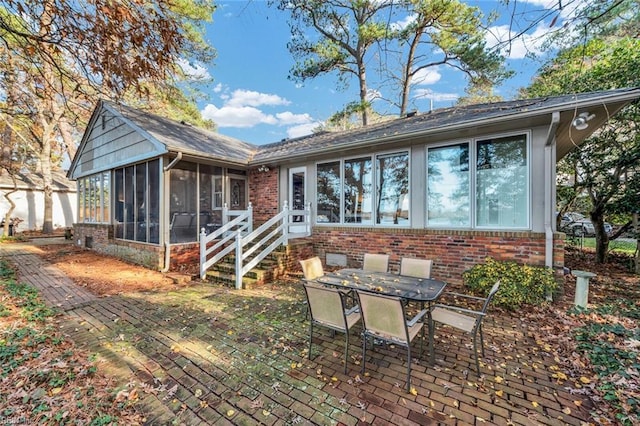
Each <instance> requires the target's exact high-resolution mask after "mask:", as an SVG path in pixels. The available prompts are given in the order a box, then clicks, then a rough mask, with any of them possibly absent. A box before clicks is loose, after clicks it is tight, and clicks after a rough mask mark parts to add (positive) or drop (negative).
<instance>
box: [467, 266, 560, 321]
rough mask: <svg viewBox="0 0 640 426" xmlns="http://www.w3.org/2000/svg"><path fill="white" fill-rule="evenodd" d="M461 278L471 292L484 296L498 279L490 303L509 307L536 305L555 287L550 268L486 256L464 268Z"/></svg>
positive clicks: (556, 284) (555, 283)
mask: <svg viewBox="0 0 640 426" xmlns="http://www.w3.org/2000/svg"><path fill="white" fill-rule="evenodd" d="M462 278H463V280H464V283H465V285H466V286H468V287H469V289H470V290H471V291H472V292H473V293H475V294H481V295H483V296H486V295H487V294H488V293H489V290H490V289H491V287H492V286H493V284H495V282H496V281H498V280H500V290H498V293H496V295H495V297H494V299H493V303H494V304H495V305H496V306H501V307H503V308H506V309H509V310H516V309H517V308H519V307H521V306H522V305H539V304H542V303H543V302H545V300H546V298H547V295H548V294H552V293H553V292H554V291H555V290H556V288H557V287H558V283H557V282H556V280H555V278H554V275H553V270H552V269H551V268H546V267H540V266H530V265H519V264H518V263H516V262H513V261H498V260H495V259H492V258H490V257H488V258H487V259H486V260H485V263H481V264H477V265H475V266H474V267H473V268H471V269H469V270H467V271H465V272H464V273H463V274H462Z"/></svg>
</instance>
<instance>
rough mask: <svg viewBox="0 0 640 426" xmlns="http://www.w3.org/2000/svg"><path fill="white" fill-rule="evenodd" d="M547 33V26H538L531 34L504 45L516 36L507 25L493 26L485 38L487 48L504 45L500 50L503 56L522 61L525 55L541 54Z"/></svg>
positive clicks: (548, 30) (548, 29)
mask: <svg viewBox="0 0 640 426" xmlns="http://www.w3.org/2000/svg"><path fill="white" fill-rule="evenodd" d="M549 32H550V28H549V26H548V25H546V24H540V25H538V26H537V27H536V28H535V30H534V31H533V32H531V33H527V34H523V35H521V36H520V37H518V38H517V39H515V40H512V41H511V42H510V43H506V42H507V41H508V40H510V39H513V38H514V37H515V35H516V34H515V33H514V32H513V31H511V29H510V27H509V26H508V25H501V26H495V27H491V28H490V29H489V34H488V35H487V38H486V40H487V46H488V47H493V46H496V45H498V44H501V43H505V45H504V46H502V49H501V50H502V54H503V55H505V56H506V57H508V58H510V59H523V58H524V57H525V56H526V55H527V53H534V54H541V53H543V50H542V43H543V42H544V39H545V37H546V36H547V35H548V34H549Z"/></svg>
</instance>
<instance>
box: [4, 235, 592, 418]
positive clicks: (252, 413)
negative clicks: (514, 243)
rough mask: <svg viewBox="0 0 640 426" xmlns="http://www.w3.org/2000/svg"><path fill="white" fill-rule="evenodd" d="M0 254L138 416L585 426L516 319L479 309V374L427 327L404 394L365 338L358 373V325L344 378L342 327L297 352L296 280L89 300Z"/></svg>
mask: <svg viewBox="0 0 640 426" xmlns="http://www.w3.org/2000/svg"><path fill="white" fill-rule="evenodd" d="M0 254H1V255H2V256H3V257H5V256H12V257H13V258H14V259H15V260H17V262H15V263H16V264H17V265H18V267H19V277H20V280H21V281H23V282H27V283H29V284H31V285H33V286H35V287H37V288H38V289H40V290H41V292H42V295H43V297H44V298H45V300H46V301H47V303H48V304H50V305H52V306H57V307H59V308H60V309H62V310H63V312H64V313H63V315H62V316H61V317H60V321H61V322H60V326H61V329H62V331H63V333H65V334H66V335H67V336H68V337H69V338H71V339H72V340H74V341H75V342H76V343H77V344H78V345H80V346H81V347H84V348H87V349H89V350H90V351H92V352H94V353H96V354H97V355H98V359H99V368H100V369H101V370H103V371H107V372H108V374H112V375H113V376H114V377H115V378H117V379H118V380H119V382H120V383H122V384H128V385H129V386H136V387H137V388H138V390H139V395H140V398H141V399H140V401H139V403H138V407H139V409H140V410H142V411H143V412H144V413H145V415H146V418H147V420H148V424H149V425H170V424H185V425H225V424H228V425H231V424H234V425H254V424H265V425H284V424H344V425H356V424H376V425H385V424H393V425H435V424H445V425H485V424H497V425H509V424H516V425H534V424H542V425H564V424H569V425H582V424H585V423H588V422H589V410H590V408H591V407H592V403H591V401H590V400H589V399H588V398H586V397H584V396H583V395H581V393H580V392H579V389H578V387H579V385H577V383H578V380H575V381H573V380H571V378H568V379H564V378H563V377H564V375H561V374H558V373H559V372H561V371H560V370H559V367H558V364H559V362H558V360H557V359H554V354H553V352H552V348H549V347H548V346H546V345H545V344H544V342H541V341H539V340H538V341H536V339H535V338H534V336H535V334H534V333H532V332H531V331H530V330H535V324H526V323H525V322H523V321H522V320H521V319H520V318H519V317H518V315H517V314H509V313H504V312H500V311H492V312H491V314H490V316H489V318H487V321H486V323H485V346H486V357H485V358H484V359H483V360H482V365H481V368H482V374H481V376H480V377H477V376H476V375H475V373H474V370H473V360H472V357H471V352H470V343H471V342H470V339H469V338H468V336H464V335H460V334H457V333H456V332H454V331H449V330H444V329H438V330H436V364H435V365H434V366H430V365H428V363H427V362H426V359H427V351H426V345H425V353H424V356H423V357H422V359H416V360H415V364H414V366H413V369H412V387H414V388H415V392H414V393H407V392H406V390H405V377H406V376H405V375H406V353H405V351H404V350H403V349H402V348H394V347H387V346H384V345H382V346H376V347H375V350H374V351H368V352H367V354H368V355H367V357H368V359H367V371H366V373H365V374H361V373H360V354H361V346H360V344H361V340H360V337H359V330H356V332H355V333H354V334H353V337H352V339H351V347H350V351H349V352H350V354H351V355H352V356H351V360H350V362H349V365H348V373H347V374H346V375H345V374H344V373H343V364H342V359H343V356H342V355H343V347H344V340H343V337H342V336H341V335H338V336H336V338H335V339H334V338H333V337H332V336H331V334H330V333H329V332H328V331H324V330H321V329H318V334H317V336H318V338H317V339H314V345H313V354H312V357H311V358H312V359H311V360H309V359H307V355H308V353H307V350H308V321H306V320H305V315H304V307H303V304H302V303H301V302H302V300H303V298H304V295H303V291H302V289H301V286H300V285H299V283H297V282H296V281H295V280H293V281H291V282H289V283H279V284H277V285H274V286H273V287H272V286H264V287H263V288H260V289H252V290H235V289H230V288H228V287H224V286H220V285H215V284H209V283H194V284H193V285H192V286H189V287H187V288H185V289H181V290H179V291H172V292H162V293H161V292H147V293H133V294H123V295H119V296H110V297H96V296H94V295H92V294H90V293H88V292H86V291H85V290H84V289H82V288H80V287H78V286H76V285H74V283H73V282H72V281H71V280H69V279H68V278H67V277H65V276H64V275H63V274H62V273H61V272H60V271H59V270H57V269H56V268H53V267H51V266H50V265H47V264H45V263H43V261H42V260H41V259H40V257H39V256H37V255H36V254H35V253H34V252H33V251H32V250H30V245H29V244H24V243H20V244H3V245H0ZM356 328H357V326H356ZM314 334H315V333H314ZM417 349H418V348H416V350H417ZM416 353H417V352H416ZM423 360H424V361H423ZM564 374H567V375H568V374H569V373H568V372H564ZM559 377H561V378H562V379H559Z"/></svg>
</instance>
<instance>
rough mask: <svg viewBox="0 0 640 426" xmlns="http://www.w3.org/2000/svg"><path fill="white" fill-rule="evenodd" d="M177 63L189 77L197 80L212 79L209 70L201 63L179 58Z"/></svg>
mask: <svg viewBox="0 0 640 426" xmlns="http://www.w3.org/2000/svg"><path fill="white" fill-rule="evenodd" d="M177 62H178V66H179V67H180V68H181V69H182V72H183V73H185V75H186V76H187V77H190V78H192V79H197V80H205V79H210V78H211V74H209V70H207V68H206V67H205V66H204V65H202V64H200V63H197V62H195V63H190V62H189V61H187V60H186V59H183V58H179V59H178V61H177Z"/></svg>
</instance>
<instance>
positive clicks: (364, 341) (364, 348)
mask: <svg viewBox="0 0 640 426" xmlns="http://www.w3.org/2000/svg"><path fill="white" fill-rule="evenodd" d="M366 360H367V335H366V334H365V333H362V368H361V369H360V373H361V374H364V365H365V364H366V362H367V361H366Z"/></svg>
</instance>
